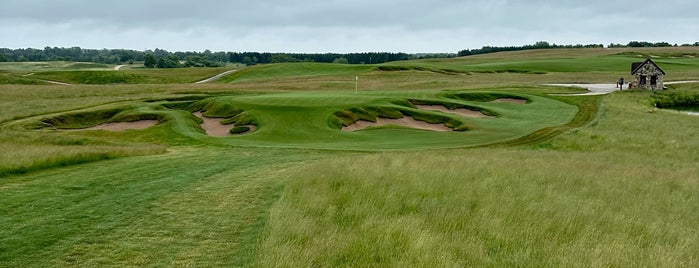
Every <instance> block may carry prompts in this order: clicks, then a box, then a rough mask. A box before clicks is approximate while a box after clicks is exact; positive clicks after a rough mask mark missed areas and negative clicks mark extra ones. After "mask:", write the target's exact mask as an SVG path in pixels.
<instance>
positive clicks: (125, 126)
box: [86, 120, 158, 132]
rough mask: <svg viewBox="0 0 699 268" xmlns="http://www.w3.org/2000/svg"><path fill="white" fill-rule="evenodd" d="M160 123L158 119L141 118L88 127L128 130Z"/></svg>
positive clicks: (93, 128) (92, 128)
mask: <svg viewBox="0 0 699 268" xmlns="http://www.w3.org/2000/svg"><path fill="white" fill-rule="evenodd" d="M157 124H158V121H157V120H141V121H134V122H113V123H106V124H101V125H96V126H94V127H90V128H86V129H87V130H106V131H116V132H119V131H126V130H131V129H146V128H149V127H152V126H155V125H157Z"/></svg>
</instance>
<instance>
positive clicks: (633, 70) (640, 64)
mask: <svg viewBox="0 0 699 268" xmlns="http://www.w3.org/2000/svg"><path fill="white" fill-rule="evenodd" d="M646 64H653V66H655V68H657V69H658V71H660V72H661V73H663V75H665V71H663V69H662V68H660V66H658V65H657V64H655V62H654V61H652V60H651V59H646V61H641V62H634V63H631V74H635V73H636V72H638V70H640V69H641V67H643V66H644V65H646Z"/></svg>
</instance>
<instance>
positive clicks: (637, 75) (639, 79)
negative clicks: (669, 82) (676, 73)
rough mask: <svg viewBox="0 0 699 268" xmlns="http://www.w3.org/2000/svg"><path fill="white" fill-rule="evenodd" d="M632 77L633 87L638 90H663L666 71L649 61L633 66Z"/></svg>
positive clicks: (635, 63) (633, 64)
mask: <svg viewBox="0 0 699 268" xmlns="http://www.w3.org/2000/svg"><path fill="white" fill-rule="evenodd" d="M631 75H632V76H633V79H634V81H633V87H634V88H638V89H652V90H656V89H663V88H664V86H665V85H664V82H663V81H664V78H665V71H663V69H661V68H660V66H658V65H657V64H655V62H653V60H651V59H647V60H646V61H643V62H634V63H632V64H631Z"/></svg>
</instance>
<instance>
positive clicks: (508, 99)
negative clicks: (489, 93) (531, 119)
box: [492, 98, 527, 104]
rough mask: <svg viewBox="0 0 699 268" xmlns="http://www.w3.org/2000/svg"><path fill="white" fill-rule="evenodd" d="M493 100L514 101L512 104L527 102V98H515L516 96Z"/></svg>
mask: <svg viewBox="0 0 699 268" xmlns="http://www.w3.org/2000/svg"><path fill="white" fill-rule="evenodd" d="M492 102H499V103H512V104H526V103H527V100H525V99H515V98H497V99H495V100H494V101H492Z"/></svg>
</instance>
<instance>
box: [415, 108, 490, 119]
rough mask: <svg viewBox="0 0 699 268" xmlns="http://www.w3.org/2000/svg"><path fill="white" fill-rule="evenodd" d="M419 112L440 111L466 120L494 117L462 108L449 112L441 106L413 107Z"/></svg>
mask: <svg viewBox="0 0 699 268" xmlns="http://www.w3.org/2000/svg"><path fill="white" fill-rule="evenodd" d="M415 107H417V108H418V109H420V110H430V111H440V112H444V113H450V114H456V115H460V116H463V117H468V118H491V117H494V116H490V115H485V114H483V113H481V112H480V111H474V110H469V109H464V108H459V109H454V110H449V109H448V108H447V107H444V106H442V105H415Z"/></svg>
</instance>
